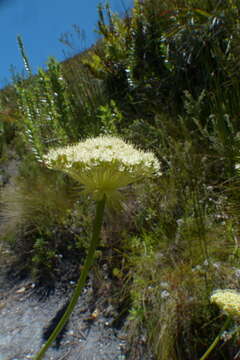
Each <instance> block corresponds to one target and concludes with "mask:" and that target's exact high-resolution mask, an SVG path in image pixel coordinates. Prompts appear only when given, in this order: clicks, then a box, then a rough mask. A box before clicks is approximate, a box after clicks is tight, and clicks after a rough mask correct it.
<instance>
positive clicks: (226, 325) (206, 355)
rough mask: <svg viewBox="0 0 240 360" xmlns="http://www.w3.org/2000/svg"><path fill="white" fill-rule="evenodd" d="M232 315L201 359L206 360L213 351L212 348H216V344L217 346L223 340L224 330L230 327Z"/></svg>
mask: <svg viewBox="0 0 240 360" xmlns="http://www.w3.org/2000/svg"><path fill="white" fill-rule="evenodd" d="M231 320H232V319H231V317H230V316H228V317H227V319H226V321H225V323H224V324H223V327H222V329H221V331H220V332H219V334H218V336H217V337H216V338H215V340H214V341H213V342H212V344H211V345H210V346H209V348H208V349H207V351H206V352H205V353H204V354H203V356H202V357H201V359H200V360H205V359H206V358H207V357H208V355H209V354H210V352H212V350H213V349H214V348H215V346H217V344H218V343H219V341H220V340H221V336H222V334H223V332H224V330H225V329H226V328H227V327H228V325H229V324H230V322H231Z"/></svg>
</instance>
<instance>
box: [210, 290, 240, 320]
mask: <svg viewBox="0 0 240 360" xmlns="http://www.w3.org/2000/svg"><path fill="white" fill-rule="evenodd" d="M210 301H211V302H212V303H215V304H216V305H218V306H219V308H220V309H221V310H223V311H224V312H225V313H226V314H227V315H231V316H233V317H237V318H240V293H239V292H237V291H235V290H231V289H226V290H216V291H214V293H213V294H212V296H211V298H210Z"/></svg>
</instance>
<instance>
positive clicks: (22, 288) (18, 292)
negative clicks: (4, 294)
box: [16, 286, 26, 294]
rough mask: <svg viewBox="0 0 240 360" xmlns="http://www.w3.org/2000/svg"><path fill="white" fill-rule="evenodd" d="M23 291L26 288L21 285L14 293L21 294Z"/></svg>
mask: <svg viewBox="0 0 240 360" xmlns="http://www.w3.org/2000/svg"><path fill="white" fill-rule="evenodd" d="M24 291H26V288H25V287H24V286H23V287H21V288H20V289H18V290H17V291H16V294H22V293H23V292H24Z"/></svg>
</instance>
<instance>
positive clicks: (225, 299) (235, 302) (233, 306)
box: [200, 289, 240, 360]
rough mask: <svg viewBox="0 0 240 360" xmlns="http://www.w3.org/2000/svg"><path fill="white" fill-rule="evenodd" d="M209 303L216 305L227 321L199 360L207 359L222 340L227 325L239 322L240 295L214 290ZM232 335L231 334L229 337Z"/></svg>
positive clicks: (230, 291)
mask: <svg viewBox="0 0 240 360" xmlns="http://www.w3.org/2000/svg"><path fill="white" fill-rule="evenodd" d="M210 302H211V303H214V304H216V305H217V306H218V307H219V308H220V309H221V310H222V311H223V313H224V314H225V315H226V316H227V319H226V321H225V323H224V325H223V327H222V329H221V331H220V333H219V334H218V336H217V337H216V338H215V340H214V341H213V343H212V344H211V345H210V347H209V348H208V349H207V351H206V352H205V354H204V355H203V356H202V357H201V359H200V360H205V359H207V357H208V355H209V354H210V353H211V352H212V350H213V349H214V348H215V347H216V345H217V344H218V343H219V341H220V340H221V339H222V336H223V333H224V331H225V330H226V329H227V328H228V325H229V324H230V323H231V322H232V321H233V320H235V321H239V320H240V293H239V292H237V291H235V290H232V289H226V290H216V291H214V293H213V294H212V296H211V297H210ZM238 328H239V327H236V329H235V331H234V332H236V331H237V330H238ZM232 335H233V333H232V334H231V336H232Z"/></svg>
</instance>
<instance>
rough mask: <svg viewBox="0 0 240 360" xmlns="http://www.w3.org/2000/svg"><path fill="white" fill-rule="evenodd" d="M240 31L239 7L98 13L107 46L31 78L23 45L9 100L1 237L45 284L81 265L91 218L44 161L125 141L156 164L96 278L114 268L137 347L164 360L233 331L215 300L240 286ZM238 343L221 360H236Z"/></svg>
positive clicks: (196, 2) (184, 5)
mask: <svg viewBox="0 0 240 360" xmlns="http://www.w3.org/2000/svg"><path fill="white" fill-rule="evenodd" d="M239 19H240V3H239V1H238V0H219V1H215V0H174V1H170V0H162V1H159V0H145V1H144V0H142V1H140V0H139V1H137V0H136V1H135V5H134V8H133V10H132V12H131V14H125V17H124V19H122V18H120V17H119V16H118V15H116V14H113V13H112V12H111V9H110V8H109V7H108V6H106V7H100V8H99V33H100V34H101V40H100V41H99V42H98V43H97V44H96V45H95V46H94V47H92V48H91V49H89V50H88V51H87V52H85V53H84V54H81V55H79V56H75V57H74V58H72V59H69V60H68V61H66V62H65V63H63V64H59V63H58V62H57V61H56V60H54V59H49V62H48V70H47V71H46V72H44V71H42V70H39V72H38V74H37V75H34V76H33V75H32V73H31V69H30V67H29V64H28V59H27V56H26V54H25V50H24V48H23V44H22V41H21V39H19V46H20V50H21V52H22V56H23V59H24V62H25V67H26V71H27V74H28V76H27V78H25V79H23V78H21V77H17V78H16V79H15V85H14V87H12V86H11V87H8V88H6V89H4V90H3V91H2V92H1V99H0V105H1V108H0V119H1V123H0V147H1V148H0V151H1V162H2V164H3V165H4V164H5V163H6V162H8V161H9V160H10V157H12V156H14V157H15V158H17V162H18V166H19V173H18V175H17V176H15V177H14V178H11V181H10V182H9V183H8V184H7V185H6V186H5V187H3V190H2V197H1V201H2V214H1V215H2V222H3V224H2V236H1V238H2V242H3V243H4V244H8V246H9V247H10V249H11V250H12V252H14V253H15V255H16V257H17V258H18V259H20V262H21V258H24V259H26V258H27V259H28V261H27V263H26V261H24V266H25V269H26V270H27V271H30V272H31V273H32V276H34V277H35V279H36V280H39V281H42V282H44V281H46V279H48V281H49V279H50V278H51V280H52V281H54V280H55V279H57V278H58V277H59V276H60V274H61V270H60V269H62V267H63V266H64V264H65V263H66V262H72V263H75V262H78V258H79V254H81V252H83V251H84V249H85V248H86V247H87V246H88V238H89V229H90V228H91V227H90V225H91V217H92V204H91V202H89V201H87V200H86V199H84V198H82V197H81V193H79V191H78V190H79V189H78V188H77V186H76V184H75V183H74V182H73V181H72V180H71V179H70V178H68V177H67V176H64V175H62V174H61V173H58V172H53V171H50V170H47V169H45V167H44V166H43V160H42V159H43V158H42V156H43V154H44V153H46V151H47V150H48V149H49V148H51V147H53V146H57V145H59V144H61V145H63V144H68V143H72V142H76V141H78V140H80V139H84V138H87V137H89V136H95V135H99V134H117V135H120V136H122V137H123V138H125V139H126V140H131V142H133V143H135V144H136V145H138V146H139V147H140V148H143V149H148V150H151V151H153V152H154V153H155V154H156V155H157V156H158V158H159V160H160V162H161V164H162V171H163V175H162V176H161V177H159V178H158V179H157V180H155V181H152V182H146V183H145V184H144V185H138V186H135V187H134V188H133V187H132V188H129V190H128V195H127V196H126V208H125V212H124V213H122V214H117V216H115V217H114V216H110V214H109V215H108V218H107V219H106V226H105V230H104V233H103V242H102V246H101V249H99V253H98V261H97V263H98V270H96V271H97V272H98V276H101V275H99V274H100V273H101V264H103V263H107V264H108V269H109V274H110V275H111V276H112V277H113V283H114V284H115V285H114V286H113V294H114V295H113V299H116V300H115V301H116V304H117V301H119V299H120V302H121V303H122V304H123V305H122V308H121V311H122V312H123V313H124V312H127V311H129V315H128V319H129V321H128V326H129V329H128V331H129V343H130V344H131V345H134V343H136V342H137V341H139V339H142V337H143V335H142V334H146V342H147V344H148V346H149V347H150V348H151V350H152V352H153V353H154V356H155V358H156V359H158V360H170V359H171V360H182V359H184V360H187V359H189V360H190V359H198V358H200V357H201V355H202V354H203V353H204V351H205V350H206V348H207V347H208V346H209V345H210V344H211V342H212V340H213V339H214V337H215V336H216V334H217V333H218V332H219V330H220V328H221V326H222V324H223V322H224V316H223V315H221V314H220V313H219V311H218V310H217V308H215V307H214V306H213V305H211V304H210V303H209V296H210V294H211V293H212V291H213V290H214V289H218V288H223V289H224V288H233V289H237V288H238V287H239V286H240V268H239V256H240V252H239V251H240V250H239V230H240V227H239V214H240V211H239V210H240V209H239V173H238V162H239V145H240V144H239V140H240V122H239V114H240V82H239V71H240V61H239V59H240V46H239V44H240V20H239ZM13 151H14V152H13ZM22 266H23V265H22ZM49 274H50V275H51V276H49ZM119 289H121V290H119ZM116 304H115V305H116ZM144 339H145V337H144ZM142 341H143V340H142ZM236 341H237V338H236V337H232V338H230V340H228V341H227V342H226V343H223V342H222V344H221V346H219V347H218V348H217V349H216V350H215V351H214V352H213V353H212V354H211V359H216V360H217V359H229V358H234V356H235V354H236V353H237V344H236ZM135 349H136V348H135V347H134V346H130V354H129V358H132V359H134V360H135V359H138V357H139V358H141V354H137V353H136V352H135Z"/></svg>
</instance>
